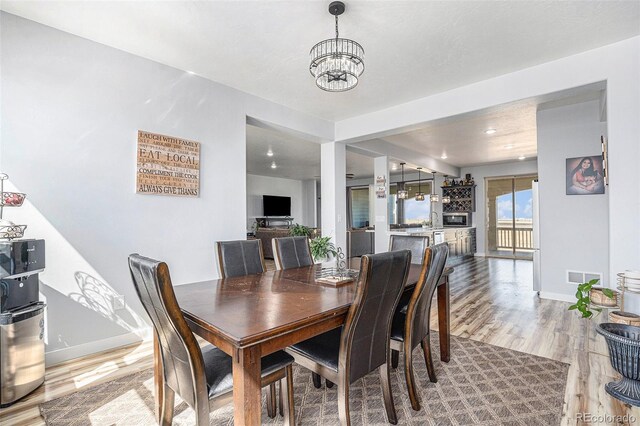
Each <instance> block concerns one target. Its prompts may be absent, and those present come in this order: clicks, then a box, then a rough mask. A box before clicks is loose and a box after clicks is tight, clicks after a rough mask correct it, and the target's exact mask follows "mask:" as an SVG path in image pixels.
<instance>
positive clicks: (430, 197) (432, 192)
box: [429, 173, 440, 203]
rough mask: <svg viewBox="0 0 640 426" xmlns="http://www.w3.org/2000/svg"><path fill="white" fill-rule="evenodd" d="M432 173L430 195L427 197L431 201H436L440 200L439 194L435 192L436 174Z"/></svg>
mask: <svg viewBox="0 0 640 426" xmlns="http://www.w3.org/2000/svg"><path fill="white" fill-rule="evenodd" d="M432 175H433V180H432V181H431V195H430V196H429V199H430V200H431V202H432V203H437V202H438V201H440V196H439V195H438V194H436V174H435V173H432Z"/></svg>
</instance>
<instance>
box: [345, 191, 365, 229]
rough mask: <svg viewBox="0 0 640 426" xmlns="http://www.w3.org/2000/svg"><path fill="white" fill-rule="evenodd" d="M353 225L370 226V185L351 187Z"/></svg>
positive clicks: (353, 226) (357, 226)
mask: <svg viewBox="0 0 640 426" xmlns="http://www.w3.org/2000/svg"><path fill="white" fill-rule="evenodd" d="M349 193H350V194H351V227H352V228H365V227H367V226H369V187H368V186H365V187H360V188H351V189H350V191H349Z"/></svg>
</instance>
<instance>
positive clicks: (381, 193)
mask: <svg viewBox="0 0 640 426" xmlns="http://www.w3.org/2000/svg"><path fill="white" fill-rule="evenodd" d="M376 196H377V197H378V198H387V191H386V188H385V187H384V186H379V187H377V188H376Z"/></svg>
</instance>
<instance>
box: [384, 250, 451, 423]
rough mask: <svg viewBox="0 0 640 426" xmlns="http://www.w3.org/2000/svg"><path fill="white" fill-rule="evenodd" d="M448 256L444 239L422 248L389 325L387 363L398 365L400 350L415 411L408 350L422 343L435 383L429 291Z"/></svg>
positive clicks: (411, 370)
mask: <svg viewBox="0 0 640 426" xmlns="http://www.w3.org/2000/svg"><path fill="white" fill-rule="evenodd" d="M448 256H449V246H448V245H447V244H446V243H442V244H436V245H435V246H432V247H428V248H427V249H426V250H425V251H424V255H423V262H422V270H421V272H420V277H419V278H418V282H417V283H416V286H415V287H414V289H413V292H411V297H410V298H409V300H408V301H407V302H406V304H405V303H404V302H403V301H404V300H406V299H405V298H404V297H403V298H402V300H401V301H400V303H398V307H397V308H396V311H395V313H394V316H393V322H392V325H391V365H392V367H394V368H395V367H397V366H398V356H399V352H403V353H404V375H405V379H406V382H407V390H408V392H409V400H410V401H411V407H412V408H413V409H414V410H416V411H418V410H420V400H419V398H418V392H417V391H416V385H415V376H414V374H413V357H412V353H413V349H414V348H415V347H416V346H418V344H420V345H422V352H423V354H424V361H425V364H426V365H427V373H428V375H429V380H430V381H431V382H433V383H436V382H437V381H438V380H437V379H436V373H435V369H434V367H433V357H432V355H431V340H430V336H429V330H430V328H429V320H430V313H431V302H432V300H433V294H434V293H435V291H436V287H437V286H438V283H439V282H440V279H441V278H442V273H443V272H444V268H445V264H446V263H447V257H448Z"/></svg>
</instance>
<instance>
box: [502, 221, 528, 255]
mask: <svg viewBox="0 0 640 426" xmlns="http://www.w3.org/2000/svg"><path fill="white" fill-rule="evenodd" d="M496 232H497V235H498V238H497V242H498V244H497V245H498V247H497V248H508V249H510V248H512V247H513V238H514V234H515V243H516V244H515V248H516V249H525V250H526V249H532V248H533V227H531V226H526V227H522V226H516V229H515V232H514V230H513V228H512V227H511V226H498V228H496Z"/></svg>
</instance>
